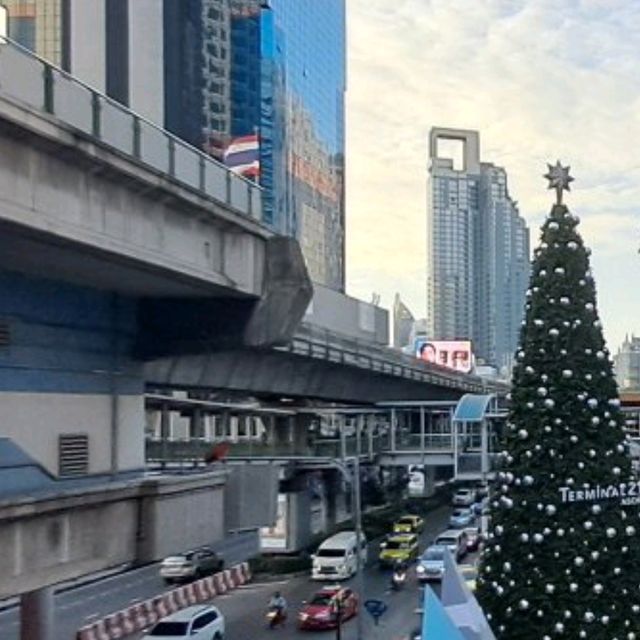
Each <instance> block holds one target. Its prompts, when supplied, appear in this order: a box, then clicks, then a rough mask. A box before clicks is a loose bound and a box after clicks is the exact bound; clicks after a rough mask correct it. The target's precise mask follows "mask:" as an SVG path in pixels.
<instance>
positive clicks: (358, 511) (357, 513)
mask: <svg viewBox="0 0 640 640" xmlns="http://www.w3.org/2000/svg"><path fill="white" fill-rule="evenodd" d="M363 421H364V416H362V415H359V416H358V424H357V429H356V457H355V461H354V469H353V471H354V473H353V476H354V478H353V486H354V492H353V493H354V496H353V497H354V510H353V511H354V513H353V516H354V519H355V528H356V547H357V549H358V553H357V556H356V568H357V574H356V583H357V585H358V596H359V597H360V599H361V601H362V602H364V599H365V597H364V567H363V566H362V503H361V498H360V439H361V438H360V433H361V431H362V423H363ZM356 624H357V634H356V638H357V640H362V638H363V634H362V616H361V615H358V616H356Z"/></svg>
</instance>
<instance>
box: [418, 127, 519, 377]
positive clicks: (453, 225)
mask: <svg viewBox="0 0 640 640" xmlns="http://www.w3.org/2000/svg"><path fill="white" fill-rule="evenodd" d="M442 141H447V142H450V141H454V142H458V143H459V144H460V146H461V151H462V154H461V164H460V165H459V166H456V165H455V164H454V160H453V159H452V158H450V157H447V155H445V154H441V153H440V148H439V144H440V143H441V142H442ZM429 174H430V175H429V207H428V209H429V211H428V215H427V221H428V224H427V334H428V337H429V338H430V339H434V340H456V339H470V340H471V341H472V343H473V349H474V352H475V355H476V357H477V358H478V361H480V362H483V363H485V364H489V365H492V366H496V367H498V368H499V369H506V370H508V369H509V368H510V366H511V364H512V362H511V360H512V357H513V353H514V351H515V349H516V347H517V343H518V336H519V331H520V323H521V320H522V317H523V312H524V296H525V291H526V289H527V286H528V281H529V230H528V228H527V226H526V223H525V221H524V219H523V218H522V217H521V216H520V213H519V211H518V207H517V205H516V203H515V202H514V201H513V200H512V198H511V197H510V195H509V191H508V188H507V174H506V171H505V170H504V169H503V168H501V167H496V166H494V165H493V164H490V163H485V162H481V161H480V139H479V135H478V133H477V132H476V131H466V130H460V129H443V128H434V129H432V130H431V135H430V168H429Z"/></svg>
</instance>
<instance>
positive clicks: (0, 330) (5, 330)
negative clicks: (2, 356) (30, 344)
mask: <svg viewBox="0 0 640 640" xmlns="http://www.w3.org/2000/svg"><path fill="white" fill-rule="evenodd" d="M10 342H11V332H10V331H9V325H8V323H6V322H0V347H8V346H9V343H10Z"/></svg>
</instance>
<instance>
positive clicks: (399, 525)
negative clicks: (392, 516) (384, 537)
mask: <svg viewBox="0 0 640 640" xmlns="http://www.w3.org/2000/svg"><path fill="white" fill-rule="evenodd" d="M423 529H424V520H423V519H422V518H421V517H420V516H402V518H400V519H399V520H396V521H395V522H394V523H393V531H394V533H420V532H421V531H422V530H423Z"/></svg>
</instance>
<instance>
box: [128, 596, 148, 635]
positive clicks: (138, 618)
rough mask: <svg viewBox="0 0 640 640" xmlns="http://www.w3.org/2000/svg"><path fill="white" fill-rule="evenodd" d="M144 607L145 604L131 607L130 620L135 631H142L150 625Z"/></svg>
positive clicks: (140, 603) (141, 603) (139, 603)
mask: <svg viewBox="0 0 640 640" xmlns="http://www.w3.org/2000/svg"><path fill="white" fill-rule="evenodd" d="M144 605H145V603H144V602H138V603H136V604H133V605H131V606H130V607H129V618H130V620H131V623H132V625H133V631H142V630H143V629H144V628H145V627H146V626H147V625H148V624H149V621H148V620H149V619H148V617H147V610H146V609H145V606H144Z"/></svg>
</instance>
